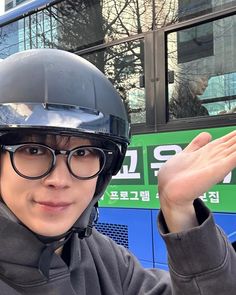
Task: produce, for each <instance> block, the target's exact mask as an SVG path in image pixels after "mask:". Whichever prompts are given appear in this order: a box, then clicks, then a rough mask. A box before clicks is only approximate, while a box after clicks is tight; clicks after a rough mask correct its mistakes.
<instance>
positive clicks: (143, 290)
mask: <svg viewBox="0 0 236 295" xmlns="http://www.w3.org/2000/svg"><path fill="white" fill-rule="evenodd" d="M196 208H197V210H206V209H205V207H203V205H202V204H201V203H199V204H198V206H196ZM207 212H208V211H207ZM198 213H199V212H198ZM199 214H200V213H199ZM162 218H163V216H162V215H160V217H159V222H160V229H161V230H162V228H163V222H164V220H161V219H162ZM162 235H163V238H164V239H165V241H166V243H167V247H168V250H169V254H170V258H169V259H170V270H171V277H172V283H171V280H170V276H169V274H168V273H167V272H164V271H161V270H157V269H143V268H142V267H141V265H140V264H139V262H138V261H137V260H136V258H135V257H133V255H132V254H130V252H129V251H128V250H127V249H125V248H124V247H121V246H118V245H117V244H115V243H114V242H113V241H112V240H111V239H110V238H108V237H106V236H103V235H102V234H100V233H98V232H97V231H96V230H95V229H94V230H93V233H92V235H91V236H90V237H88V238H85V239H82V240H81V239H79V238H78V236H77V235H76V234H73V235H72V237H71V238H70V239H69V241H68V242H67V243H66V245H65V250H64V251H63V255H62V257H61V256H59V255H57V254H55V253H53V255H52V257H51V258H52V259H51V263H50V271H49V279H47V278H46V277H45V276H44V275H43V274H42V273H41V272H40V270H39V269H38V264H39V259H40V257H41V253H42V251H43V250H44V249H45V246H46V245H45V244H43V243H42V242H41V241H40V240H39V239H38V238H37V237H36V236H35V235H34V234H33V233H32V232H30V231H29V230H28V229H27V228H25V227H24V226H23V225H21V224H19V223H17V222H16V221H15V220H11V219H9V218H8V217H6V216H1V217H0V294H1V295H16V294H26V295H32V294H34V295H54V294H55V295H74V294H78V295H116V294H117V295H123V294H124V295H190V294H191V295H192V294H198V295H213V294H214V295H222V294H223V295H224V294H234V290H235V285H236V283H235V275H236V273H235V270H234V268H235V264H236V262H235V253H234V251H233V250H232V251H231V247H230V246H229V245H228V244H227V243H226V240H225V237H224V236H223V235H222V234H221V232H219V230H218V229H217V228H216V227H215V225H214V222H213V220H212V217H211V215H210V214H208V215H207V219H206V220H205V221H203V223H202V224H201V225H200V226H199V227H196V228H194V229H192V230H190V231H187V232H183V233H180V234H170V233H164V232H162ZM144 242H145V238H144ZM233 253H234V254H233ZM63 258H64V259H65V261H64V260H63ZM206 261H207V262H206ZM223 282H225V283H226V284H223ZM219 290H220V291H219Z"/></svg>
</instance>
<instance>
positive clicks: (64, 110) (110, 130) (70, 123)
mask: <svg viewBox="0 0 236 295" xmlns="http://www.w3.org/2000/svg"><path fill="white" fill-rule="evenodd" d="M14 128H30V129H31V128H33V129H38V128H45V129H54V128H56V129H60V130H62V131H68V132H72V133H77V132H82V133H84V132H85V133H93V134H103V135H106V136H107V135H108V136H112V137H115V138H117V139H118V140H122V141H125V142H127V143H128V142H129V124H128V122H126V121H125V120H123V119H121V118H118V117H115V116H113V115H106V114H103V113H101V112H99V111H97V110H93V109H88V108H80V107H77V106H71V105H61V104H60V105H59V104H48V103H5V104H1V105H0V129H2V130H6V129H8V130H9V129H14Z"/></svg>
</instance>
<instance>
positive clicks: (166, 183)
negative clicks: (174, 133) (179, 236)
mask: <svg viewBox="0 0 236 295" xmlns="http://www.w3.org/2000/svg"><path fill="white" fill-rule="evenodd" d="M235 166H236V131H233V132H231V133H229V134H227V135H225V136H223V137H221V138H219V139H216V140H213V141H211V135H210V134H209V133H206V132H203V133H201V134H199V135H198V136H197V137H195V138H194V139H193V140H192V142H191V143H190V144H189V145H188V146H187V147H186V148H185V149H184V150H183V151H182V152H181V153H178V154H177V155H175V156H174V157H172V158H171V159H170V160H168V161H167V162H166V163H165V165H163V166H162V168H161V169H160V171H159V173H158V189H159V196H160V203H161V209H162V211H163V214H164V216H165V219H166V223H167V226H168V228H169V230H170V231H171V232H178V231H182V230H185V229H188V228H191V227H193V226H196V225H197V220H196V216H195V212H194V208H193V201H194V199H196V198H197V197H198V196H200V195H202V194H203V193H204V192H206V191H208V190H209V189H210V187H211V186H212V185H214V184H216V183H218V182H219V181H221V180H222V179H223V178H224V177H225V176H226V175H227V174H228V173H229V172H230V171H231V170H232V169H234V168H235Z"/></svg>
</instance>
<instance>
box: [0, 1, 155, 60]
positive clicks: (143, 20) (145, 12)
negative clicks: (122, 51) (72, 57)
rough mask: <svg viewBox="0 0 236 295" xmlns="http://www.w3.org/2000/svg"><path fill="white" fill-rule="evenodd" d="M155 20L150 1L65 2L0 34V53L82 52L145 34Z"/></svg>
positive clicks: (10, 26) (46, 9)
mask: <svg viewBox="0 0 236 295" xmlns="http://www.w3.org/2000/svg"><path fill="white" fill-rule="evenodd" d="M152 17H153V3H152V1H149V0H138V1H133V0H118V1H117V0H104V1H100V0H96V1H94V0H87V1H83V0H75V1H71V0H65V1H61V2H59V3H57V4H54V5H53V6H50V7H47V8H45V9H43V10H41V11H38V12H35V13H33V14H31V15H29V16H26V17H25V18H24V19H21V20H19V21H16V22H14V24H10V25H7V26H6V27H5V28H4V33H2V32H0V34H1V35H0V54H1V55H2V58H4V57H6V56H7V55H9V54H12V53H13V52H16V51H21V50H25V49H30V48H41V47H52V48H59V49H64V50H70V51H79V50H81V49H84V48H88V47H92V46H95V45H99V44H104V43H106V42H110V41H114V40H117V39H120V38H125V37H130V36H132V35H136V34H140V33H143V32H146V31H148V30H150V29H151V28H152V26H153V19H152ZM12 26H14V27H15V28H16V29H15V32H14V38H12V36H11V35H10V34H11V31H12ZM18 28H19V30H20V31H19V34H18Z"/></svg>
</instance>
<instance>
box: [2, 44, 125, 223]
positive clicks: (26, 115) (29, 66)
mask: <svg viewBox="0 0 236 295" xmlns="http://www.w3.org/2000/svg"><path fill="white" fill-rule="evenodd" d="M32 130H33V131H38V132H45V133H55V134H62V135H73V136H88V137H89V136H90V137H95V138H97V139H100V140H102V141H104V142H109V143H111V144H113V145H114V146H116V159H113V161H112V164H111V166H110V167H109V170H106V171H105V172H106V173H103V174H101V175H100V176H99V179H98V184H97V189H96V192H95V195H94V198H93V200H92V202H91V204H90V205H89V206H88V208H87V209H86V210H85V212H84V213H83V215H82V216H81V218H79V220H78V222H77V223H76V225H75V226H76V227H79V228H86V227H87V225H88V223H89V218H90V215H91V212H92V208H93V206H94V204H95V203H96V202H97V201H98V199H99V198H100V197H101V195H102V194H103V192H104V190H105V188H106V186H107V184H108V182H109V180H110V179H111V176H112V175H114V174H116V173H117V172H118V170H119V169H120V167H121V164H122V162H123V159H124V156H125V152H126V149H127V145H128V143H129V123H128V119H127V114H126V110H125V107H124V105H123V102H122V99H121V97H120V96H119V94H118V93H117V91H116V90H115V88H114V87H113V86H112V84H111V83H110V82H109V80H108V79H107V78H106V77H105V76H104V75H103V74H102V73H101V72H100V71H99V70H98V69H97V68H96V67H95V66H93V65H92V64H90V63H89V62H88V61H86V60H84V59H83V58H81V57H79V56H77V55H75V54H73V53H69V52H66V51H62V50H57V49H33V50H28V51H23V52H19V53H16V54H13V55H11V56H10V57H8V58H6V59H5V60H3V61H2V62H1V65H0V135H4V134H8V133H9V132H13V133H14V132H17V133H19V132H27V131H32Z"/></svg>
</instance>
